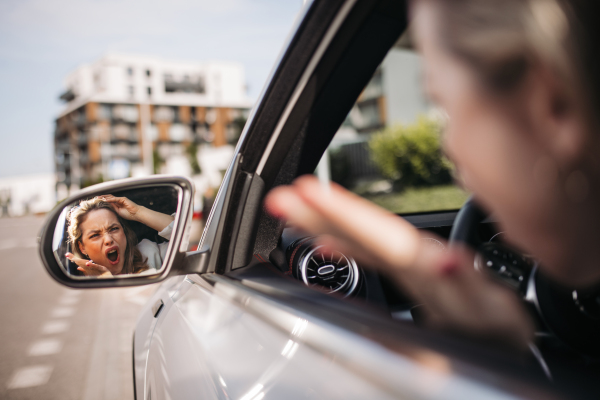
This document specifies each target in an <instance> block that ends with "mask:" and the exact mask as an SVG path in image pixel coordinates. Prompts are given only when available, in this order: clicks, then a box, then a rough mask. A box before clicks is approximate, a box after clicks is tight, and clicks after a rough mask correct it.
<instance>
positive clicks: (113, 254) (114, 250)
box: [106, 246, 119, 265]
mask: <svg viewBox="0 0 600 400" xmlns="http://www.w3.org/2000/svg"><path fill="white" fill-rule="evenodd" d="M106 258H108V262H109V263H111V264H112V265H116V264H118V263H119V248H118V247H116V246H115V247H111V248H110V249H108V250H107V251H106Z"/></svg>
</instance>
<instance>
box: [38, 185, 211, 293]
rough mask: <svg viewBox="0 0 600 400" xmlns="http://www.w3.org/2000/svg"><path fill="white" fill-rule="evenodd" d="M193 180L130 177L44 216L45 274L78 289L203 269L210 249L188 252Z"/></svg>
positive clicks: (93, 190) (89, 191)
mask: <svg viewBox="0 0 600 400" xmlns="http://www.w3.org/2000/svg"><path fill="white" fill-rule="evenodd" d="M192 198H193V186H192V183H191V182H190V181H189V180H188V179H186V178H183V177H172V176H153V177H145V178H128V179H122V180H117V181H112V182H107V183H101V184H98V185H93V186H90V187H88V188H86V189H84V190H81V191H80V192H78V193H77V194H75V195H73V196H71V197H69V198H68V199H66V200H64V201H62V202H61V203H60V204H59V205H58V206H57V207H55V208H54V210H53V211H51V212H50V214H49V215H48V217H47V220H46V222H45V224H44V226H43V228H42V231H41V234H40V244H39V253H40V257H41V259H42V261H43V263H44V266H45V267H46V270H47V271H48V273H49V274H50V275H51V276H52V277H53V278H54V279H55V280H56V281H58V282H59V283H62V284H64V285H66V286H70V287H75V288H91V287H95V288H99V287H122V286H136V285H142V284H151V283H156V282H160V281H162V280H164V279H166V278H167V277H168V276H172V275H182V274H187V273H192V272H202V271H203V270H204V269H205V268H204V266H205V265H206V261H207V258H208V252H206V251H194V252H188V251H187V250H188V242H189V232H190V225H191V217H192Z"/></svg>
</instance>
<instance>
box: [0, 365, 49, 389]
mask: <svg viewBox="0 0 600 400" xmlns="http://www.w3.org/2000/svg"><path fill="white" fill-rule="evenodd" d="M51 374H52V367H51V366H49V365H32V366H30V367H25V368H20V369H18V370H16V371H15V373H14V374H13V376H12V377H11V378H10V380H9V381H8V388H9V389H20V388H27V387H32V386H40V385H44V384H45V383H46V382H48V379H50V375H51Z"/></svg>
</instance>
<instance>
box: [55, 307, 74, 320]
mask: <svg viewBox="0 0 600 400" xmlns="http://www.w3.org/2000/svg"><path fill="white" fill-rule="evenodd" d="M73 314H75V309H74V308H73V307H56V308H55V309H54V310H52V316H53V317H54V318H64V317H70V316H72V315H73Z"/></svg>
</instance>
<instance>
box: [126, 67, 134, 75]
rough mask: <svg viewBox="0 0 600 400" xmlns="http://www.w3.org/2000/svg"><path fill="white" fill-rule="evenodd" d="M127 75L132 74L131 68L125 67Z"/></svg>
mask: <svg viewBox="0 0 600 400" xmlns="http://www.w3.org/2000/svg"><path fill="white" fill-rule="evenodd" d="M127 75H129V76H133V68H131V67H127Z"/></svg>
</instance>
